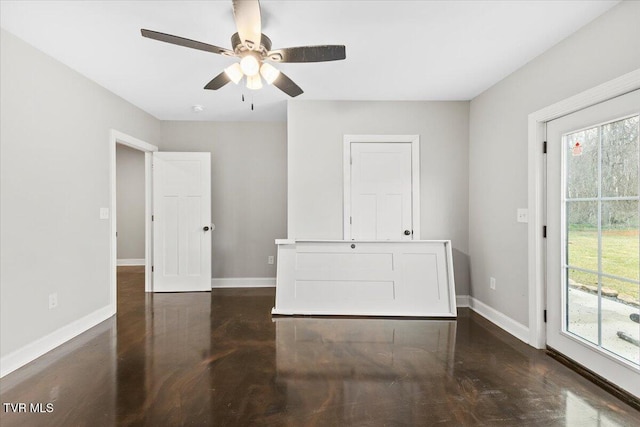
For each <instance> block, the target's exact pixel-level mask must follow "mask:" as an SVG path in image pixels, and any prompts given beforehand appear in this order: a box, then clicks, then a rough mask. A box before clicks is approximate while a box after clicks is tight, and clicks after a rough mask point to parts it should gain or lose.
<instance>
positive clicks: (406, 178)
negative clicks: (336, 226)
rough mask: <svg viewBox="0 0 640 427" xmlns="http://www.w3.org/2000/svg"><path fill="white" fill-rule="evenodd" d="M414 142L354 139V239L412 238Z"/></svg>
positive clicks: (352, 222)
mask: <svg viewBox="0 0 640 427" xmlns="http://www.w3.org/2000/svg"><path fill="white" fill-rule="evenodd" d="M411 165H412V162H411V144H410V143H397V142H393V143H384V142H374V143H371V142H354V143H351V239H352V240H411V239H412V238H413V233H412V231H413V227H412V187H411V175H412V174H411Z"/></svg>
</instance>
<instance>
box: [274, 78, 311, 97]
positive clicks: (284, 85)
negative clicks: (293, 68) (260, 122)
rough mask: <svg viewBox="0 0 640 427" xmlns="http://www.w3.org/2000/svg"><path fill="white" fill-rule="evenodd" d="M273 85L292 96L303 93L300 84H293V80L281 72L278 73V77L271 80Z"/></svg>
mask: <svg viewBox="0 0 640 427" xmlns="http://www.w3.org/2000/svg"><path fill="white" fill-rule="evenodd" d="M273 85H274V86H275V87H277V88H278V89H280V90H281V91H283V92H284V93H286V94H287V95H289V96H290V97H292V98H295V97H296V96H298V95H300V94H302V93H304V91H303V90H302V89H301V88H300V86H298V85H297V84H295V83H294V82H293V80H291V79H290V78H289V77H287V76H286V75H285V74H284V73H283V72H280V74H278V77H277V78H276V79H275V80H274V81H273Z"/></svg>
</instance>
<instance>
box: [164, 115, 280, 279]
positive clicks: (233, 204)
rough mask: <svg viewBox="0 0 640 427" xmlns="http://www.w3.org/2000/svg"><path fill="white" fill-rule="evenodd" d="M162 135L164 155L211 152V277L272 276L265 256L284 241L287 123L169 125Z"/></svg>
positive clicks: (191, 123)
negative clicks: (276, 242) (212, 224)
mask: <svg viewBox="0 0 640 427" xmlns="http://www.w3.org/2000/svg"><path fill="white" fill-rule="evenodd" d="M162 134H163V135H162V141H161V142H160V149H161V150H162V151H207V152H210V153H211V204H212V206H211V219H212V221H213V223H214V224H215V225H216V229H215V230H214V231H213V235H212V237H213V250H212V258H213V263H212V275H213V277H214V278H233V277H270V278H271V277H275V276H276V268H275V264H273V265H268V264H267V257H268V256H269V255H273V256H275V255H276V246H275V239H280V238H284V237H286V224H287V151H286V150H287V134H286V125H285V124H284V123H264V122H237V123H232V122H231V123H230V122H208V123H205V122H171V121H169V122H163V123H162Z"/></svg>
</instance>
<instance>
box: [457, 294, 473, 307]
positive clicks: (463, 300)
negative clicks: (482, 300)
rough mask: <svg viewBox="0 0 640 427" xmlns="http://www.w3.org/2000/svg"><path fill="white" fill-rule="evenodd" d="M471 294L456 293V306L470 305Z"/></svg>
mask: <svg viewBox="0 0 640 427" xmlns="http://www.w3.org/2000/svg"><path fill="white" fill-rule="evenodd" d="M469 298H471V297H470V296H469V295H456V307H462V308H465V307H469Z"/></svg>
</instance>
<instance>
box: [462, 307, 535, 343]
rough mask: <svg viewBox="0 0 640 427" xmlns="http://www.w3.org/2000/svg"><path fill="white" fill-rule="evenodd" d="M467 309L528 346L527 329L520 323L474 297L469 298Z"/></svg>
mask: <svg viewBox="0 0 640 427" xmlns="http://www.w3.org/2000/svg"><path fill="white" fill-rule="evenodd" d="M469 308H471V309H472V310H473V311H475V312H476V313H478V314H479V315H480V316H482V317H484V318H485V319H487V320H488V321H489V322H491V323H493V324H494V325H496V326H497V327H499V328H501V329H504V330H505V331H507V332H508V333H510V334H511V335H513V336H514V337H516V338H518V339H519V340H520V341H523V342H525V343H527V344H529V328H528V327H526V326H524V325H523V324H522V323H519V322H516V321H515V320H513V319H512V318H510V317H509V316H507V315H506V314H504V313H502V312H500V311H498V310H496V309H495V308H493V307H489V306H488V305H487V304H485V303H483V302H482V301H480V300H477V299H475V298H474V297H469Z"/></svg>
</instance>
